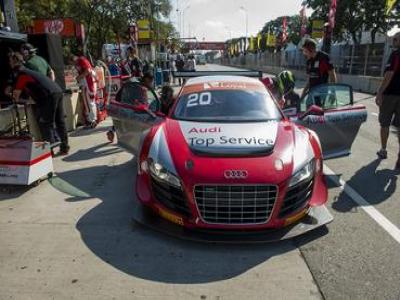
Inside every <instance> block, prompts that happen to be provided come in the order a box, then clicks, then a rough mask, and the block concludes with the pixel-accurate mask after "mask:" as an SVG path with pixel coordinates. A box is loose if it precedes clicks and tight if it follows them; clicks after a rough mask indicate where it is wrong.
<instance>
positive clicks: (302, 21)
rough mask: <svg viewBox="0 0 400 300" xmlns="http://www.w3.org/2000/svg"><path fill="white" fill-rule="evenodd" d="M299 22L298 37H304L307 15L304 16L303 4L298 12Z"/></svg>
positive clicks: (304, 7)
mask: <svg viewBox="0 0 400 300" xmlns="http://www.w3.org/2000/svg"><path fill="white" fill-rule="evenodd" d="M300 20H301V30H300V35H301V36H304V35H305V34H306V33H307V15H306V6H305V5H304V4H303V6H302V8H301V10H300Z"/></svg>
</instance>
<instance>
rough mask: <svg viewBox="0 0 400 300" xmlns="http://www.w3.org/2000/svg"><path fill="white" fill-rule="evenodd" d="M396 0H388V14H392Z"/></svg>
mask: <svg viewBox="0 0 400 300" xmlns="http://www.w3.org/2000/svg"><path fill="white" fill-rule="evenodd" d="M396 2H397V0H386V15H389V14H390V12H391V11H392V9H393V7H394V5H395V4H396Z"/></svg>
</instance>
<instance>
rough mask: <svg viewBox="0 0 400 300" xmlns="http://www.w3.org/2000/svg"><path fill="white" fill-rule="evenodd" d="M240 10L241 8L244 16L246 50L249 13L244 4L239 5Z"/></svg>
mask: <svg viewBox="0 0 400 300" xmlns="http://www.w3.org/2000/svg"><path fill="white" fill-rule="evenodd" d="M240 10H242V11H243V12H244V13H245V17H246V36H245V37H246V41H245V44H244V45H245V46H244V47H245V51H247V36H248V33H249V13H248V11H247V9H246V8H245V7H244V6H241V7H240Z"/></svg>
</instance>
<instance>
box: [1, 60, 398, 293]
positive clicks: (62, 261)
mask: <svg viewBox="0 0 400 300" xmlns="http://www.w3.org/2000/svg"><path fill="white" fill-rule="evenodd" d="M199 69H202V70H230V69H232V68H228V67H223V66H217V65H207V66H201V67H199ZM339 80H340V77H339ZM301 84H303V83H301V82H300V83H299V87H301ZM355 97H356V100H357V101H359V102H361V103H364V104H365V105H366V106H367V109H368V117H369V118H368V122H367V123H366V124H364V125H363V127H362V129H361V132H360V134H359V136H358V137H357V139H356V142H355V144H354V146H353V153H352V155H351V156H350V157H346V158H341V159H336V160H329V161H326V168H325V170H326V172H327V173H329V174H330V172H329V169H330V170H331V171H332V173H333V175H332V174H330V175H329V176H328V177H329V187H330V190H329V203H328V208H329V210H330V211H331V213H332V214H333V215H334V217H335V220H334V222H333V223H331V224H329V225H328V226H327V228H323V229H321V230H317V231H315V232H312V233H311V234H307V235H305V236H302V237H300V238H296V239H293V240H289V241H285V242H281V243H275V244H268V245H204V244H199V243H192V242H185V241H180V240H176V239H174V238H171V237H169V236H164V235H161V234H158V233H155V232H153V231H151V230H149V229H145V228H142V227H139V226H137V225H135V224H133V223H132V215H133V213H132V211H133V201H135V194H134V182H135V172H136V166H135V161H134V159H133V157H132V156H131V155H129V154H127V153H125V152H123V151H122V150H121V149H119V148H118V147H117V146H116V145H110V144H108V143H107V140H106V136H105V132H106V131H107V129H108V128H109V126H110V125H111V122H110V121H109V120H107V121H106V122H105V123H103V124H102V125H101V126H99V127H98V128H96V129H93V130H79V131H77V132H74V133H72V134H71V144H72V152H71V154H70V155H69V156H67V157H64V158H56V159H55V160H54V163H55V169H56V173H57V176H56V177H55V178H53V179H52V180H51V181H50V182H42V183H41V184H40V185H39V186H37V187H32V188H18V189H16V188H14V189H8V188H4V187H1V188H0V245H1V246H0V299H203V300H204V299H400V285H399V282H400V251H399V250H400V244H399V240H398V239H396V237H397V235H396V234H397V232H398V228H399V226H400V203H399V201H400V200H399V199H400V197H399V192H398V191H397V178H398V173H396V172H394V171H393V167H394V164H395V161H396V158H397V150H398V146H397V141H396V136H395V135H394V134H392V135H391V139H390V145H389V149H388V150H389V159H388V160H385V161H378V160H377V159H376V155H375V152H376V151H377V150H378V148H379V125H378V119H377V112H378V110H377V108H376V106H375V105H374V102H373V98H372V96H371V95H367V94H362V93H356V94H355Z"/></svg>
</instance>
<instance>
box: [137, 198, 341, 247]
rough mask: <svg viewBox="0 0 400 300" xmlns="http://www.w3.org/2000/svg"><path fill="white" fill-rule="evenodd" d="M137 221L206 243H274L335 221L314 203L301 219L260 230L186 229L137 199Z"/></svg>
mask: <svg viewBox="0 0 400 300" xmlns="http://www.w3.org/2000/svg"><path fill="white" fill-rule="evenodd" d="M134 221H135V222H136V223H137V224H140V225H143V226H145V227H148V228H151V229H152V230H154V231H158V232H160V233H163V234H166V235H170V236H173V237H175V238H179V239H184V240H190V241H196V242H203V243H241V244H243V243H271V242H278V241H282V240H287V239H291V238H294V237H296V236H299V235H302V234H305V233H307V232H309V231H312V230H315V229H317V228H319V227H322V226H324V225H326V224H329V223H330V222H332V221H333V216H332V215H331V214H330V212H329V211H328V209H327V208H326V206H325V205H323V206H318V207H312V208H311V209H310V210H309V212H308V214H307V215H306V216H305V217H304V218H303V219H302V220H300V221H298V222H297V223H295V224H292V225H290V226H288V227H285V228H282V229H268V230H260V231H249V230H247V231H244V230H243V231H237V230H235V231H232V230H203V229H202V230H199V229H186V228H185V227H182V226H178V225H176V224H174V223H171V222H169V221H167V220H165V219H163V218H161V217H159V216H157V215H155V214H154V213H152V212H150V211H149V209H148V208H146V207H144V206H143V205H141V204H140V203H138V202H137V201H135V211H134Z"/></svg>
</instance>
